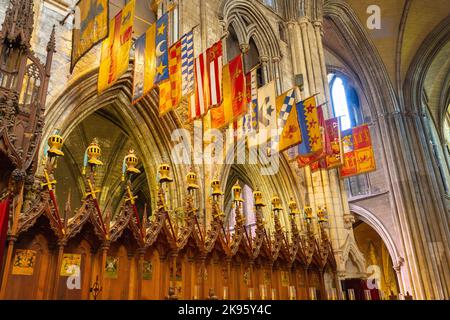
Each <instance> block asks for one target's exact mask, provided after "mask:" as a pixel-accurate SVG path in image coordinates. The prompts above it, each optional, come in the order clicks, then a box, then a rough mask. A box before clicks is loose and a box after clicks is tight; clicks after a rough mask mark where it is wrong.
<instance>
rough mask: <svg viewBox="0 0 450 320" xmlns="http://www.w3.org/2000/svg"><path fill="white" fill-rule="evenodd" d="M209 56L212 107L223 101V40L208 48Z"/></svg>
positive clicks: (207, 53) (210, 100)
mask: <svg viewBox="0 0 450 320" xmlns="http://www.w3.org/2000/svg"><path fill="white" fill-rule="evenodd" d="M206 55H207V57H208V72H209V75H208V79H209V88H210V90H209V102H210V104H211V107H214V106H218V105H220V104H221V103H222V67H223V56H222V40H220V41H218V42H216V43H215V44H214V45H213V46H212V47H211V48H208V50H206Z"/></svg>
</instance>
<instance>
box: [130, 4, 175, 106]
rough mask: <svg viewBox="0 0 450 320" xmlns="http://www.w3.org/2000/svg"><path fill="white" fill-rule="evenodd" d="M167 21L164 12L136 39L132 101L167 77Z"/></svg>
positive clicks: (142, 95)
mask: <svg viewBox="0 0 450 320" xmlns="http://www.w3.org/2000/svg"><path fill="white" fill-rule="evenodd" d="M168 22H169V16H168V15H167V13H166V14H164V15H163V16H162V17H161V18H160V19H159V20H158V21H157V22H156V23H154V24H152V25H151V26H150V28H148V30H147V31H146V32H145V33H144V34H143V35H141V36H140V37H139V38H138V39H137V40H136V43H135V60H134V61H135V65H134V77H133V103H136V102H137V101H138V100H139V99H141V98H143V97H144V96H145V95H146V94H147V93H148V92H149V91H150V90H151V89H152V88H153V87H154V86H155V85H157V84H159V83H160V82H162V81H165V80H168V79H169V67H168V62H169V48H168V40H167V35H168V29H167V28H168Z"/></svg>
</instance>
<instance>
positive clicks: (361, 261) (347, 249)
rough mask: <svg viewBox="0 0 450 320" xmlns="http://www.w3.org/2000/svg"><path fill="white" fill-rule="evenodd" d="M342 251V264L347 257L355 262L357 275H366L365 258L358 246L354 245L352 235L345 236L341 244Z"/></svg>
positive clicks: (344, 263) (347, 259) (346, 260)
mask: <svg viewBox="0 0 450 320" xmlns="http://www.w3.org/2000/svg"><path fill="white" fill-rule="evenodd" d="M343 248H344V249H343V251H342V254H341V261H342V262H343V263H342V265H344V266H345V265H347V262H348V261H349V259H351V261H352V262H353V263H354V264H356V267H357V270H358V276H359V277H361V278H363V277H365V276H366V260H365V258H364V256H363V255H362V253H361V251H359V249H358V246H357V245H356V242H355V239H354V238H353V236H350V235H349V236H347V239H346V240H345V243H344V245H343Z"/></svg>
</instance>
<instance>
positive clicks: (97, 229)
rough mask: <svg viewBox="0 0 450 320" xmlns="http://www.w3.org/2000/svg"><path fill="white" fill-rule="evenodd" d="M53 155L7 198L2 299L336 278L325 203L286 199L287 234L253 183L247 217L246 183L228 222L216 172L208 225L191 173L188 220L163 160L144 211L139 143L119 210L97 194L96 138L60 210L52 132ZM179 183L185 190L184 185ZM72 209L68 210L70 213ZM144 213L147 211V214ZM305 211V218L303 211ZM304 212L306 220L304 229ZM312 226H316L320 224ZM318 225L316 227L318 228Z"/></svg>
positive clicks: (276, 201) (215, 293)
mask: <svg viewBox="0 0 450 320" xmlns="http://www.w3.org/2000/svg"><path fill="white" fill-rule="evenodd" d="M48 145H49V148H48V151H47V154H48V156H47V160H46V164H45V170H44V173H43V174H42V176H37V177H36V181H35V183H34V185H33V188H31V189H29V190H25V191H24V189H23V188H22V189H21V192H20V194H19V195H18V196H17V197H15V199H16V200H14V201H13V203H12V205H11V206H10V210H11V216H12V221H10V223H9V229H8V238H7V247H6V249H5V254H4V259H3V262H2V264H1V271H2V277H1V289H0V299H250V300H252V299H257V300H259V299H261V300H268V299H325V298H326V297H327V292H326V289H325V283H324V273H325V272H329V273H331V275H332V277H333V279H334V280H333V281H334V283H335V285H337V282H336V272H335V270H336V266H335V261H334V255H333V252H332V249H331V245H330V241H329V238H328V230H327V226H326V222H327V217H326V212H325V209H319V210H318V212H317V216H318V223H317V224H315V225H316V226H317V227H316V228H314V227H313V225H314V223H313V221H312V220H313V210H312V208H311V207H308V206H306V207H305V208H304V209H303V210H300V209H299V208H298V206H297V204H296V203H295V202H294V201H293V200H292V201H291V202H290V203H289V204H288V207H289V214H290V215H289V216H290V229H291V232H290V233H289V235H288V234H287V233H285V232H284V231H283V227H282V226H281V223H280V219H279V215H280V212H281V211H282V210H283V206H282V203H281V200H280V198H279V197H278V196H274V197H273V198H272V200H271V211H272V213H273V215H272V217H273V220H274V221H273V223H274V226H275V228H274V231H269V230H268V229H267V228H266V227H265V224H266V222H265V221H264V217H263V207H264V206H265V203H264V200H263V195H262V193H261V192H260V191H255V192H254V203H255V207H254V210H255V215H256V228H255V230H254V232H253V233H251V232H250V230H248V229H247V228H246V226H245V217H244V214H243V201H244V200H243V199H242V198H241V187H240V186H239V185H238V184H237V183H236V184H235V185H234V186H233V188H232V199H233V200H232V201H233V207H234V210H235V215H234V220H235V221H234V230H233V231H230V230H229V228H227V227H226V224H225V216H226V215H225V214H224V212H223V211H222V205H221V203H222V201H221V197H222V195H223V193H222V191H221V186H220V181H219V180H218V179H215V180H213V181H212V184H211V187H212V194H211V198H212V210H211V212H207V214H209V215H210V216H211V222H210V223H209V225H207V226H206V227H205V226H201V225H200V224H199V221H198V220H197V213H198V209H197V204H196V199H198V195H197V192H199V190H198V189H199V187H198V185H197V176H196V174H195V172H189V173H188V175H187V193H186V196H185V203H184V209H183V221H182V223H181V224H179V223H177V225H175V223H174V221H173V218H172V217H171V214H170V210H169V208H168V200H167V187H168V185H169V184H170V183H173V181H172V179H171V177H170V170H171V168H170V166H169V165H167V164H162V165H160V166H159V174H158V183H159V187H158V190H157V194H156V195H155V196H156V197H157V201H156V203H157V205H156V207H155V208H154V210H153V212H151V214H148V213H147V209H145V210H144V212H143V213H142V214H141V215H140V214H139V212H138V209H137V206H136V203H135V200H136V196H135V195H134V193H133V191H134V190H132V184H131V179H130V177H131V176H132V175H133V174H134V173H136V172H139V170H138V169H137V168H136V164H137V162H138V158H137V156H136V155H135V153H134V152H133V151H130V153H129V154H128V155H127V156H126V157H125V159H124V163H125V164H126V179H125V181H124V182H123V188H125V190H126V192H125V194H126V196H124V198H123V199H121V203H122V204H121V209H120V212H119V213H118V214H116V215H115V216H114V217H113V218H112V217H111V213H110V212H109V211H106V212H102V210H101V209H100V206H99V202H98V199H97V196H98V193H99V190H97V189H96V181H95V171H96V168H97V167H98V166H99V165H101V161H100V160H99V159H98V157H99V155H100V152H101V149H100V146H99V144H98V142H97V141H94V142H92V143H91V145H90V146H89V147H88V149H87V155H88V159H89V160H88V170H87V172H86V173H85V175H84V177H83V179H84V181H85V186H86V193H85V197H84V198H83V200H82V203H81V206H80V208H79V209H78V210H76V211H75V212H72V209H71V208H72V204H71V200H70V195H69V197H68V200H67V203H66V204H65V210H64V212H63V213H62V214H61V212H59V209H58V203H57V199H56V196H55V186H56V183H57V182H56V180H55V177H54V168H55V164H56V160H57V158H58V157H60V156H63V152H62V151H61V148H62V145H63V140H62V137H61V136H60V135H59V134H57V133H56V134H54V135H52V136H51V137H50V138H49V139H48ZM179 191H181V190H179ZM69 217H70V218H69ZM141 217H142V218H141ZM298 217H300V219H298ZM298 221H301V222H302V223H304V224H305V228H302V229H304V230H305V231H302V232H301V231H300V228H299V226H298ZM314 229H316V232H315V231H314ZM317 230H318V231H317Z"/></svg>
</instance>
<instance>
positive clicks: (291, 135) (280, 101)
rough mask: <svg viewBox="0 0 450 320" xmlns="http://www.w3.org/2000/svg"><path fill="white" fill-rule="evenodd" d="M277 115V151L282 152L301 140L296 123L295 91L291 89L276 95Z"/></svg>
mask: <svg viewBox="0 0 450 320" xmlns="http://www.w3.org/2000/svg"><path fill="white" fill-rule="evenodd" d="M276 105H277V115H278V132H279V135H280V136H279V142H278V145H277V150H278V152H282V151H284V150H286V149H288V148H290V147H292V146H295V145H297V144H299V143H300V142H301V141H302V136H301V133H300V128H299V124H298V116H297V110H296V109H295V107H294V106H295V91H294V89H291V90H289V91H287V92H285V93H284V94H282V95H281V96H279V97H277V100H276Z"/></svg>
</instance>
